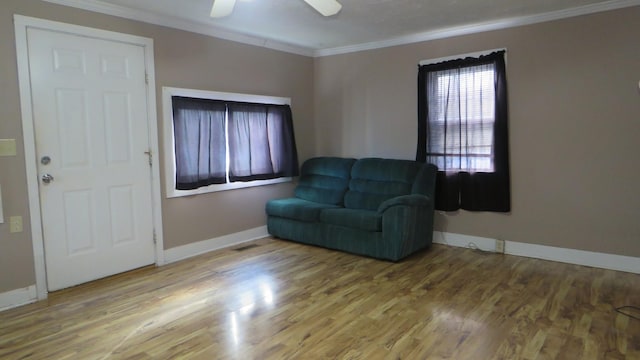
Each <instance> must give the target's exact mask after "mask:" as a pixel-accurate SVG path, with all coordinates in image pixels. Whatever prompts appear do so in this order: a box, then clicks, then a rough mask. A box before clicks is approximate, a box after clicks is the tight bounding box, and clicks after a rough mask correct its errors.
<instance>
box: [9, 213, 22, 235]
mask: <svg viewBox="0 0 640 360" xmlns="http://www.w3.org/2000/svg"><path fill="white" fill-rule="evenodd" d="M9 232H10V233H19V232H22V216H11V217H10V218H9Z"/></svg>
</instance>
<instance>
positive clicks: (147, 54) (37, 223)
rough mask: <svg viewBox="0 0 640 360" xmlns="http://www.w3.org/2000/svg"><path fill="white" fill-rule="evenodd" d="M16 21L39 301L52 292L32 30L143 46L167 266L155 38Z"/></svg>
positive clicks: (155, 192)
mask: <svg viewBox="0 0 640 360" xmlns="http://www.w3.org/2000/svg"><path fill="white" fill-rule="evenodd" d="M13 20H14V26H15V35H16V58H17V65H18V85H19V89H20V110H21V112H22V136H23V140H24V158H25V167H26V173H27V192H28V197H29V218H30V223H31V240H32V243H33V257H34V265H35V274H36V295H37V297H38V300H43V299H46V298H47V294H48V290H47V272H46V271H47V270H46V266H45V254H44V233H43V229H42V218H41V211H40V210H41V204H40V188H39V178H38V169H37V153H36V143H35V128H34V121H33V110H32V98H31V76H30V73H29V52H28V44H27V29H29V28H37V29H42V30H48V31H55V32H61V33H67V34H71V35H76V36H86V37H93V38H100V39H103V40H109V41H116V42H122V43H127V44H132V45H136V46H141V47H142V48H143V49H144V58H145V68H146V69H145V71H146V74H147V87H146V88H147V125H148V129H149V147H150V149H151V152H152V154H153V156H152V157H151V161H152V162H151V179H150V184H149V186H151V197H152V219H153V233H154V237H155V259H156V261H155V263H156V265H158V266H159V265H162V264H164V241H163V235H162V197H161V194H160V164H159V158H160V156H159V151H158V122H157V114H156V95H155V89H156V85H155V67H154V55H153V54H154V52H153V39H150V38H145V37H140V36H136V35H129V34H123V33H118V32H113V31H107V30H100V29H94V28H89V27H85V26H79V25H72V24H67V23H62V22H57V21H51V20H44V19H39V18H34V17H28V16H22V15H14V16H13Z"/></svg>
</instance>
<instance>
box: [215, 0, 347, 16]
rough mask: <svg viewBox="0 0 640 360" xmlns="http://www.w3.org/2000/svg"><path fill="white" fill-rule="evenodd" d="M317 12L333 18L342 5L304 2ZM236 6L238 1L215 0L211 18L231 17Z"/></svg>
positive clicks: (315, 0)
mask: <svg viewBox="0 0 640 360" xmlns="http://www.w3.org/2000/svg"><path fill="white" fill-rule="evenodd" d="M304 2H306V3H307V4H309V5H310V6H311V7H312V8H314V9H316V11H317V12H319V13H320V14H322V15H324V16H332V15H335V14H337V13H338V12H340V9H342V5H340V3H339V2H337V1H336V0H304ZM235 5H236V0H213V5H212V6H211V17H212V18H221V17H225V16H229V15H230V14H231V12H232V11H233V7H234V6H235Z"/></svg>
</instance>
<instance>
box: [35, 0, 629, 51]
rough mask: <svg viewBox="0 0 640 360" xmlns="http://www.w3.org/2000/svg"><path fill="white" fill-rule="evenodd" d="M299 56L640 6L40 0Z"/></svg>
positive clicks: (574, 0)
mask: <svg viewBox="0 0 640 360" xmlns="http://www.w3.org/2000/svg"><path fill="white" fill-rule="evenodd" d="M44 1H48V2H53V3H58V4H63V5H68V6H74V7H79V8H84V9H87V10H92V11H98V12H102V13H107V14H111V15H117V16H122V17H126V18H131V19H135V20H140V21H145V22H151V23H156V24H160V25H166V26H170V27H176V28H181V29H185V30H189V31H196V32H200V33H205V34H207V35H212V36H216V37H221V38H225V39H229V40H234V41H240V42H244V43H250V44H255V45H260V46H265V47H270V48H275V49H279V50H284V51H289V52H293V53H300V54H304V55H312V56H314V55H315V56H322V55H330V54H334V53H342V52H349V51H356V50H361V49H367V48H376V47H384V46H389V45H397V44H402V43H409V42H415V41H424V40H430V39H435V38H443V37H447V36H455V35H461V34H467V33H472V32H479V31H485V30H492V29H498V28H505V27H510V26H517V25H525V24H531V23H536V22H542V21H548V20H554V19H560V18H566V17H570V16H576V15H582V14H588V13H594V12H599V11H606V10H610V9H616V8H622V7H628V6H635V5H640V0H612V1H602V0H339V1H340V3H341V4H342V10H341V11H340V12H339V13H338V14H337V15H335V16H331V17H323V16H321V15H320V14H318V13H317V12H316V11H315V10H314V9H313V8H311V7H310V6H309V5H307V4H306V3H305V2H304V1H303V0H238V1H237V3H236V6H235V8H234V11H233V13H232V14H231V15H230V16H228V17H225V18H219V19H213V18H211V17H209V12H210V10H211V5H212V1H213V0H182V1H176V0H44Z"/></svg>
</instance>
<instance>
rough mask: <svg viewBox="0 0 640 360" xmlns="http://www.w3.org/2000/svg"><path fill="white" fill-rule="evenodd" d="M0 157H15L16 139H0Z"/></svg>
mask: <svg viewBox="0 0 640 360" xmlns="http://www.w3.org/2000/svg"><path fill="white" fill-rule="evenodd" d="M0 156H16V139H0Z"/></svg>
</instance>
